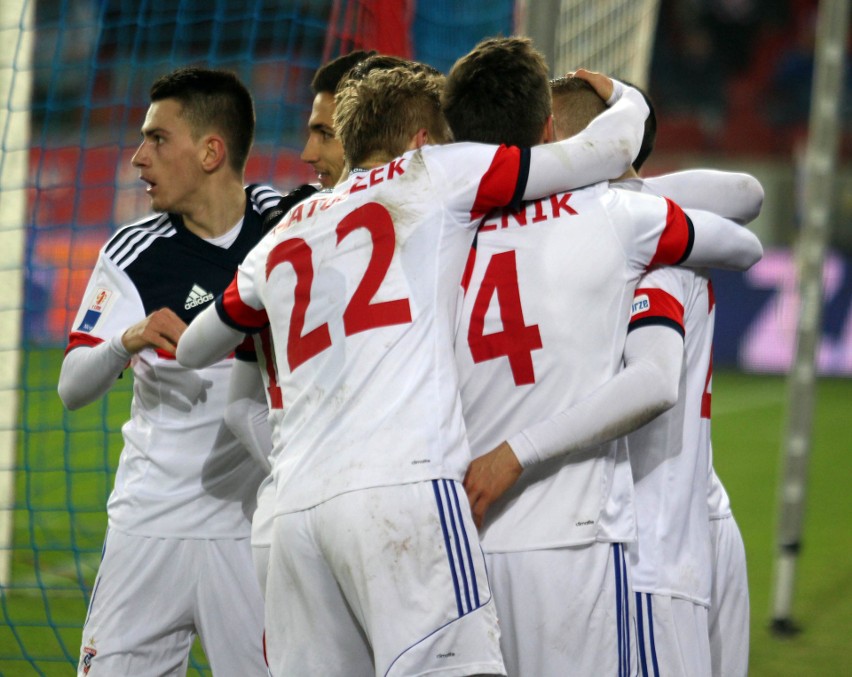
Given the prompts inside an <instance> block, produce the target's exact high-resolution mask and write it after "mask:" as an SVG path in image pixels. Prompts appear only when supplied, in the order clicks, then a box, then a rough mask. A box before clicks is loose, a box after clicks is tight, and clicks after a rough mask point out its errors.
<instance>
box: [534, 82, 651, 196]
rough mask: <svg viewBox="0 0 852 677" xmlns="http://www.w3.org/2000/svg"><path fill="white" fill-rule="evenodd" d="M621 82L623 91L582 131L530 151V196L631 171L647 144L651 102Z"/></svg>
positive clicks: (545, 193) (619, 86)
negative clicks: (646, 126)
mask: <svg viewBox="0 0 852 677" xmlns="http://www.w3.org/2000/svg"><path fill="white" fill-rule="evenodd" d="M616 85H618V87H617V89H616V92H618V91H623V94H622V95H621V96H620V97H619V98H618V100H617V101H616V102H615V103H614V104H613V106H612V107H611V108H609V109H607V110H605V111H604V112H603V113H601V114H600V115H598V116H597V117H596V118H595V119H594V120H592V121H591V122H590V123H589V125H588V126H587V127H586V128H585V129H584V130H583V131H581V132H580V133H579V134H576V135H575V136H572V137H570V138H567V139H564V140H562V141H557V142H556V143H548V144H542V145H540V146H535V147H533V148H531V149H530V169H529V176H528V178H527V185H526V189H525V191H524V195H523V197H524V199H525V200H530V199H536V198H540V197H546V196H548V195H552V194H553V193H560V192H563V191H565V190H570V189H573V188H579V187H581V186H588V185H590V184H593V183H599V182H600V181H608V180H609V179H615V178H617V177H619V176H621V175H622V174H623V173H624V172H625V171H626V170H627V168H628V167H629V166H630V163H631V162H633V159H634V158H635V157H636V154H637V153H638V152H639V147H640V145H641V143H642V136H643V134H644V130H645V118H646V117H648V106H647V104H646V103H645V100H644V99H643V98H642V95H641V94H640V93H639V92H638V91H637V90H636V89H634V88H633V87H627V86H624V85H622V84H621V83H616Z"/></svg>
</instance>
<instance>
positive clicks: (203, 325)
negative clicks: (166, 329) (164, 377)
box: [175, 299, 245, 369]
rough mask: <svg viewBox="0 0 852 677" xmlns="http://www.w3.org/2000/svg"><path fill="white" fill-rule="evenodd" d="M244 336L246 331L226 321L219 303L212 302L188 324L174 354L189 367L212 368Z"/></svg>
mask: <svg viewBox="0 0 852 677" xmlns="http://www.w3.org/2000/svg"><path fill="white" fill-rule="evenodd" d="M217 304H218V299H217ZM243 338H245V330H242V329H237V328H235V327H233V326H231V325H229V324H226V323H225V322H224V320H222V319H221V317H220V316H219V312H218V310H217V305H211V306H208V307H207V308H205V309H204V310H202V311H201V312H200V313H199V314H198V315H196V316H195V318H194V319H193V320H192V322H190V323H189V326H188V327H187V328H186V331H185V332H184V333H183V335H182V336H181V337H180V341H179V342H178V345H177V351H176V352H175V357H176V358H177V361H178V363H179V364H180V365H181V366H183V367H186V368H188V369H201V368H203V367H209V366H210V365H211V364H215V363H216V362H218V361H219V360H222V359H224V358H225V357H227V356H228V355H230V354H231V353H232V352H233V351H234V349H235V348H236V347H237V346H238V345H240V343H242V340H243Z"/></svg>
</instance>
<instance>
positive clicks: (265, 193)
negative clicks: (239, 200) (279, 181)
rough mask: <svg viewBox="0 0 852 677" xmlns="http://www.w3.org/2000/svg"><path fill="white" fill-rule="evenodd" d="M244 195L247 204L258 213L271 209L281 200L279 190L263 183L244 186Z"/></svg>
mask: <svg viewBox="0 0 852 677" xmlns="http://www.w3.org/2000/svg"><path fill="white" fill-rule="evenodd" d="M246 197H247V198H248V201H249V204H251V206H252V208H253V209H254V211H255V212H257V213H258V214H264V213H266V212H267V211H268V210H271V209H273V208H274V207H276V206H277V205H278V202H279V201H280V200H281V197H282V196H281V192H280V191H279V190H277V189H275V188H273V187H272V186H270V185H267V184H265V183H251V184H249V185H247V186H246Z"/></svg>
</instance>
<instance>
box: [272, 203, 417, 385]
mask: <svg viewBox="0 0 852 677" xmlns="http://www.w3.org/2000/svg"><path fill="white" fill-rule="evenodd" d="M359 228H363V229H365V230H366V231H367V232H368V233H369V234H370V238H371V240H372V244H373V248H372V251H371V253H370V260H369V262H368V264H367V269H366V270H365V271H364V276H363V277H362V278H361V281H360V282H359V284H358V287H357V288H356V289H355V293H354V294H353V295H352V298H351V299H349V303H348V304H347V305H346V309H345V310H344V311H343V333H344V335H346V336H351V335H352V334H357V333H358V332H362V331H367V330H368V329H375V328H377V327H387V326H390V325H394V324H405V323H408V322H411V307H410V305H409V303H408V299H405V298H403V299H394V300H392V301H380V302H376V303H374V302H373V297H374V296H375V294H376V292H377V291H378V290H379V287H381V285H382V282H383V281H384V279H385V276H386V275H387V273H388V270H390V265H391V261H392V259H393V254H394V243H395V241H396V233H395V231H394V227H393V220H392V219H391V216H390V214H389V213H388V211H387V210H386V209H385V208H384V207H382V206H381V205H379V204H376V203H368V204H365V205H362V206H361V207H358V208H357V209H355V210H353V211H352V212H351V213H350V214H348V215H347V216H346V217H345V218H344V219H343V220H342V221H341V222H340V223H339V224H338V225H337V244H338V246H340V243H341V242H342V241H343V240H344V239H345V238H346V237H347V236H348V235H349V234H350V233H352V232H354V231H355V230H358V229H359ZM312 254H313V252H312V251H311V248H310V246H309V245H308V243H307V242H306V241H305V240H303V239H302V238H296V237H294V238H290V239H287V240H284V241H283V242H280V243H279V244H277V245H276V246H275V247H273V249H272V251H271V252H269V256H268V258H267V260H266V277H267V279H269V275H270V274H271V273H272V271H273V270H274V269H275V267H276V266H278V265H280V264H282V263H289V264H290V265H291V266H293V272H294V273H295V274H296V288H295V291H294V294H293V297H294V303H293V312H292V313H291V314H290V330H289V333H288V337H287V364H288V366H289V367H290V371H293V370H294V369H296V367H298V366H299V365H300V364H303V363H304V362H307V361H308V360H309V359H311V358H312V357H314V356H315V355H318V354H319V353H321V352H322V351H323V350H325V349H326V348H329V347H330V346H331V334H330V333H329V330H328V323H327V322H323V323H322V324H321V325H319V326H318V327H315V328H314V329H311V330H310V331H309V332H307V333H303V332H304V329H305V316H306V315H307V312H308V306H309V305H310V302H311V286H312V285H313V280H314V266H313V258H312Z"/></svg>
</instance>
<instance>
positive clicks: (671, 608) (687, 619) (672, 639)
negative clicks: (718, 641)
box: [636, 592, 710, 677]
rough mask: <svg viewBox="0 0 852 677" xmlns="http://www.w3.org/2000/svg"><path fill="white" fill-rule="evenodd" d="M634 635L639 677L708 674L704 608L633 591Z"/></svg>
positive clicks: (686, 676)
mask: <svg viewBox="0 0 852 677" xmlns="http://www.w3.org/2000/svg"><path fill="white" fill-rule="evenodd" d="M636 634H637V635H638V645H639V674H640V675H641V677H660V675H666V677H710V638H709V634H708V630H707V607H705V606H702V605H701V604H696V603H695V602H692V601H690V600H686V599H680V598H678V597H671V596H669V595H658V594H651V593H647V592H637V593H636Z"/></svg>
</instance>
